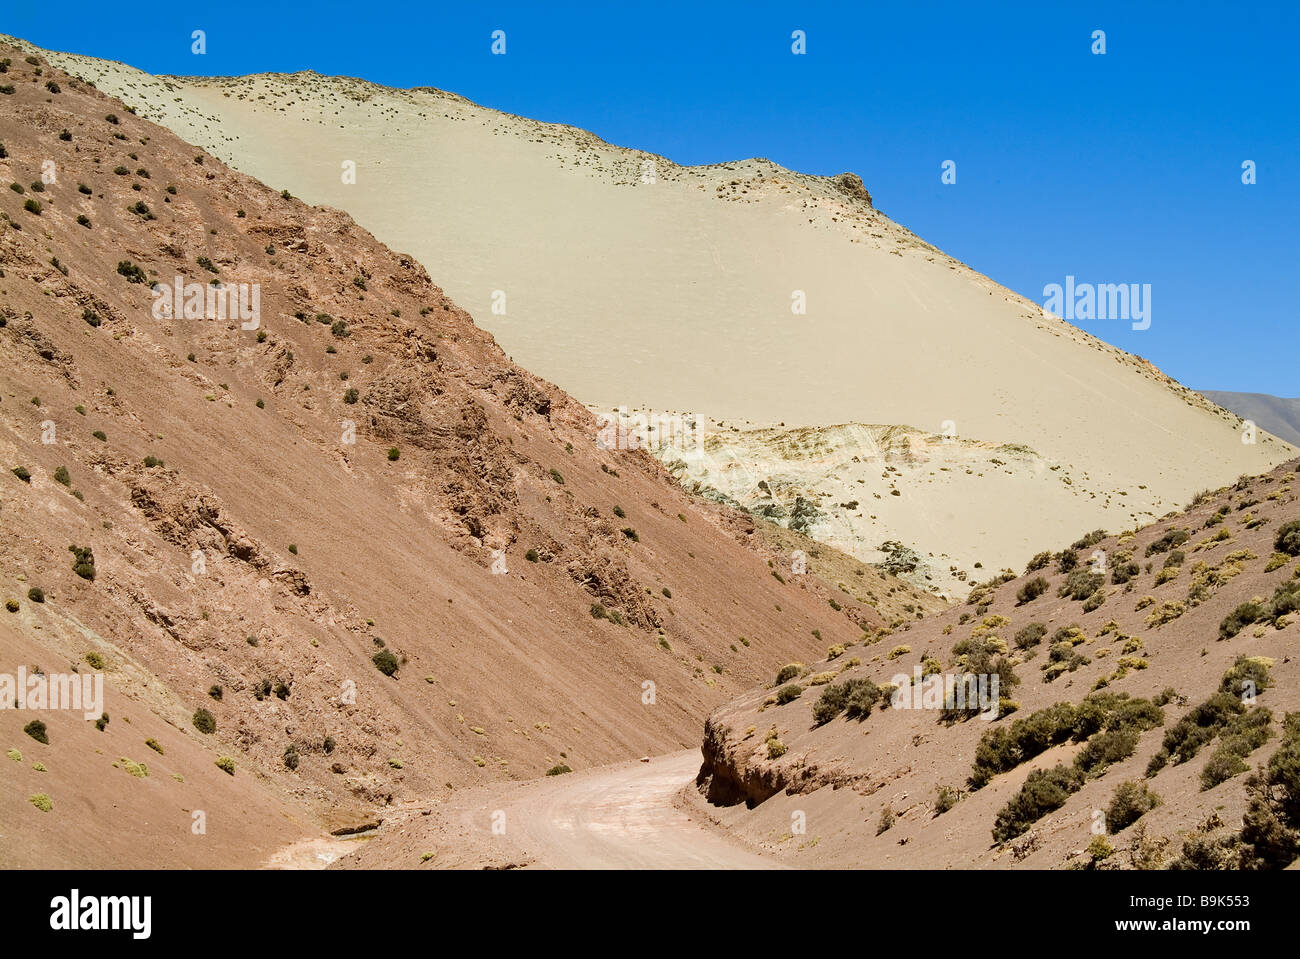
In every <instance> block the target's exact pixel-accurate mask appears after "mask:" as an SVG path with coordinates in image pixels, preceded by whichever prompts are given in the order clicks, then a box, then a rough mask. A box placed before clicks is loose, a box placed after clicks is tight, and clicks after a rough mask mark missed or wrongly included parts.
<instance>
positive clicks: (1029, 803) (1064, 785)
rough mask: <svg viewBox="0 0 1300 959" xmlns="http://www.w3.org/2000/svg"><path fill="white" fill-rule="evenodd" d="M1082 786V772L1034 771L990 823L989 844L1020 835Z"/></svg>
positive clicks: (1058, 768) (1066, 769)
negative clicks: (991, 837)
mask: <svg viewBox="0 0 1300 959" xmlns="http://www.w3.org/2000/svg"><path fill="white" fill-rule="evenodd" d="M1082 785H1083V773H1082V772H1081V771H1080V770H1078V769H1076V768H1074V767H1071V766H1053V767H1052V768H1051V769H1035V770H1034V771H1033V772H1031V773H1030V774H1029V777H1028V778H1027V779H1026V780H1025V784H1024V786H1022V787H1021V789H1020V792H1018V793H1016V795H1014V796H1013V797H1011V801H1010V802H1008V803H1007V804H1006V805H1005V806H1003V807H1002V809H1001V810H999V811H998V814H997V818H996V820H995V821H994V824H993V841H994V842H996V843H1004V842H1006V841H1007V840H1009V839H1014V838H1016V837H1017V836H1019V835H1021V834H1022V833H1024V832H1025V831H1026V830H1027V829H1029V827H1030V826H1032V825H1033V824H1034V823H1035V822H1037V821H1038V820H1039V819H1041V818H1043V817H1044V816H1046V815H1047V814H1048V813H1050V812H1053V811H1055V810H1057V809H1060V808H1061V807H1062V806H1064V805H1065V802H1066V800H1067V799H1069V798H1070V795H1071V794H1072V793H1074V792H1076V791H1077V790H1078V789H1079V787H1080V786H1082Z"/></svg>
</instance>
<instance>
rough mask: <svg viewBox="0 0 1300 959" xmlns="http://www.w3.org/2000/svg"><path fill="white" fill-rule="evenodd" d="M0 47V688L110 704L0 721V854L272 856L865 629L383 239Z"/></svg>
mask: <svg viewBox="0 0 1300 959" xmlns="http://www.w3.org/2000/svg"><path fill="white" fill-rule="evenodd" d="M0 57H3V58H5V59H7V60H8V61H9V63H8V64H7V66H6V72H5V73H4V74H3V76H0V80H2V81H3V84H0V86H2V87H3V89H2V90H0V144H3V149H2V150H0V179H3V180H4V181H5V182H4V186H5V188H4V190H3V191H2V193H0V197H3V198H0V465H2V466H3V467H4V469H3V471H2V472H0V477H2V480H0V593H3V596H2V597H0V599H3V600H4V601H6V609H5V610H3V611H0V674H4V675H7V676H13V675H15V674H16V673H17V671H18V669H19V668H20V667H22V668H24V669H26V670H27V672H28V673H29V674H30V673H34V672H36V671H37V670H39V671H42V672H43V673H45V674H46V675H47V676H51V677H53V676H56V675H59V674H68V673H70V672H76V671H79V672H80V674H82V675H87V674H95V673H99V672H102V674H103V676H104V677H105V685H106V702H105V704H104V708H103V711H104V712H105V713H106V714H107V716H108V719H107V721H101V722H100V723H99V724H98V726H97V724H95V723H91V722H88V721H86V720H85V719H83V717H82V714H81V713H80V712H76V713H73V712H70V711H67V710H63V711H57V712H56V711H48V712H45V713H43V714H41V715H40V716H39V719H40V720H41V721H43V722H44V723H45V724H46V727H47V733H46V734H45V736H44V738H46V739H48V743H44V742H40V741H38V739H37V738H35V737H34V736H33V735H30V734H25V733H24V728H25V727H26V726H27V725H28V723H29V721H31V718H32V717H31V714H30V712H23V711H8V710H6V711H3V712H0V743H3V747H4V749H5V750H6V751H9V755H10V758H8V759H2V760H0V762H3V763H4V775H3V777H0V784H2V785H0V862H3V863H4V864H5V865H21V866H96V865H108V864H110V863H111V864H129V865H132V866H180V865H185V866H230V865H254V864H258V863H263V862H267V861H270V860H271V859H272V858H273V857H275V856H277V855H279V854H280V853H281V852H282V851H283V849H284V847H285V845H286V844H287V843H290V842H293V841H297V840H312V839H313V838H314V837H318V836H320V835H322V834H323V833H324V832H326V831H330V830H334V829H345V830H347V829H357V828H362V827H364V826H366V825H367V824H370V823H373V822H375V821H377V820H379V819H382V818H383V817H384V815H385V814H386V810H388V809H390V808H391V807H393V806H394V805H400V804H403V803H406V802H422V803H436V802H438V801H439V799H440V798H441V797H444V796H446V795H448V794H449V793H450V792H452V791H455V790H458V789H461V788H463V787H465V786H468V785H473V784H476V783H483V782H491V781H501V780H506V779H512V778H528V777H534V776H538V775H540V774H541V773H542V772H544V771H546V770H547V769H548V768H551V767H555V766H569V767H571V768H575V769H579V768H583V767H586V766H590V765H593V764H596V763H603V762H608V761H614V760H619V759H626V758H629V757H632V758H635V757H637V756H639V755H641V754H643V753H648V752H662V751H665V750H668V749H675V748H681V747H682V746H684V745H687V744H689V743H692V742H694V741H695V739H696V737H697V735H698V729H699V723H700V722H701V721H702V719H703V717H704V716H705V715H706V714H707V712H708V710H710V709H712V708H714V707H716V706H717V705H718V704H719V703H721V702H723V701H725V699H727V698H729V697H731V696H734V695H736V694H737V693H738V692H740V691H741V690H743V689H745V688H747V687H749V686H751V685H753V684H754V683H756V682H758V681H760V680H761V678H762V677H763V676H766V675H767V674H769V673H770V672H771V671H772V670H773V669H775V668H776V667H778V666H779V665H780V664H781V663H782V662H784V661H785V660H788V659H791V658H798V657H804V658H807V657H808V656H811V655H816V654H817V653H818V652H819V651H821V650H824V649H825V647H826V646H828V645H830V644H832V643H835V642H842V641H846V640H849V639H851V638H852V637H854V636H857V635H859V634H860V633H861V631H862V629H863V628H875V627H876V626H878V625H879V624H880V623H881V621H882V620H881V617H880V615H879V614H877V613H876V611H875V610H874V609H872V608H870V607H869V606H868V605H866V604H863V603H860V602H858V601H856V600H855V599H853V597H852V596H850V595H849V594H848V593H847V592H845V591H844V590H842V589H840V588H838V587H835V586H827V585H826V584H825V583H823V582H822V581H820V580H819V579H818V578H817V577H816V574H815V573H810V574H807V575H790V574H789V573H788V572H787V575H784V576H782V575H780V572H779V570H780V569H782V568H784V569H786V570H789V562H790V558H789V557H788V556H783V555H780V554H779V553H777V552H776V551H775V550H774V549H772V548H770V547H769V546H767V545H766V543H765V541H764V540H763V537H762V535H761V534H760V533H758V532H757V531H756V529H755V526H754V523H753V522H752V521H751V520H750V519H749V517H747V516H745V515H744V514H740V513H737V512H735V511H733V510H731V509H729V508H726V507H724V506H721V505H718V504H714V503H707V502H704V501H702V500H700V499H698V498H694V497H691V496H689V495H687V494H686V493H685V492H683V491H682V490H681V488H680V487H679V486H678V485H677V484H676V483H675V482H674V481H673V480H672V478H671V476H669V475H668V474H667V473H666V472H665V471H664V470H663V469H662V467H660V466H659V465H658V464H657V463H656V462H655V461H654V460H652V459H651V458H649V457H648V456H646V455H645V454H644V453H639V452H628V451H619V450H603V449H600V448H599V447H598V445H597V443H596V432H595V423H594V420H593V417H592V416H591V414H590V413H589V412H588V411H587V409H586V408H584V407H583V406H581V405H579V404H578V403H576V402H575V401H574V400H572V399H571V398H570V397H569V396H568V395H567V394H566V393H564V392H562V391H561V390H559V389H557V388H556V387H554V386H552V385H551V384H550V383H547V382H545V381H543V380H541V379H538V378H537V377H535V376H532V375H530V374H529V373H527V372H525V371H524V370H523V369H521V368H519V367H518V366H516V365H514V364H513V363H512V362H511V361H510V360H509V359H508V358H507V357H506V356H505V355H504V354H503V353H502V351H501V350H500V349H499V348H498V347H497V345H496V343H495V342H494V340H493V338H492V337H491V336H490V335H489V334H487V333H485V332H483V331H482V330H480V329H478V328H477V327H476V326H475V325H474V324H473V322H472V321H471V319H470V317H469V316H468V315H467V314H466V313H465V312H464V311H463V310H461V309H460V308H459V307H457V306H456V305H455V304H454V303H453V302H452V301H451V300H450V299H449V298H448V297H447V296H446V295H445V294H444V293H443V292H442V290H440V289H439V288H438V287H437V286H434V285H433V283H432V282H431V281H430V279H429V277H428V275H427V274H426V272H425V270H424V269H423V268H422V267H421V266H420V265H419V264H418V263H417V262H416V261H415V260H414V259H413V258H412V257H410V256H409V255H405V254H399V253H394V252H392V251H391V250H389V249H388V248H386V247H384V246H383V245H381V244H380V243H379V242H378V241H376V240H375V238H374V237H372V236H371V235H370V234H369V233H367V232H366V231H365V230H364V229H361V228H360V227H358V226H357V225H356V224H355V223H354V222H353V221H352V220H351V219H349V218H348V217H347V216H346V215H345V214H343V213H341V212H339V211H337V210H332V209H328V208H324V207H314V206H308V205H306V204H304V203H303V202H301V201H300V200H298V199H295V198H293V197H292V196H290V195H289V194H288V192H284V193H282V192H280V191H279V190H278V189H272V188H270V187H267V186H265V185H263V184H261V183H258V182H257V181H255V180H253V179H251V178H249V177H248V176H245V175H243V174H240V173H237V172H235V171H232V170H231V169H229V168H228V167H226V166H225V165H223V164H222V163H221V162H220V161H219V160H218V159H217V158H216V157H214V156H212V155H211V154H209V153H207V152H206V151H204V150H202V149H199V148H196V147H193V146H191V145H189V144H187V143H185V142H184V141H182V140H181V139H179V138H177V137H176V136H175V135H174V134H172V133H171V132H169V131H167V130H165V129H163V128H161V127H158V126H155V125H154V124H152V123H150V122H148V121H146V120H144V119H142V118H139V117H137V116H136V115H134V114H133V113H132V112H131V110H130V109H129V107H128V106H127V105H124V104H123V103H121V102H120V101H118V100H116V99H114V98H112V97H110V96H107V95H105V94H104V93H103V92H100V91H98V90H96V89H95V88H93V87H92V86H90V85H89V84H87V83H85V82H83V81H80V80H77V79H75V78H73V77H71V76H69V75H68V74H66V73H64V72H62V71H61V70H58V69H55V68H54V67H52V66H51V65H50V64H48V63H47V62H45V61H43V60H41V59H40V58H39V57H34V56H32V57H29V56H28V54H27V53H26V52H25V51H20V50H17V49H14V48H12V47H4V46H0ZM11 185H12V188H11ZM177 277H179V278H181V280H182V282H183V283H188V284H196V285H197V286H196V287H195V288H196V289H197V290H199V291H201V292H205V294H206V295H207V296H208V298H209V299H212V300H213V306H214V312H213V314H211V316H210V317H204V316H203V315H202V311H200V314H199V315H193V314H189V313H187V312H186V310H185V309H184V307H185V304H184V303H177V304H175V308H173V309H171V310H170V311H168V310H164V309H161V308H160V306H159V301H158V300H157V299H156V298H155V296H153V295H151V287H152V286H153V285H154V284H162V285H166V286H170V285H171V284H172V283H173V281H174V279H175V278H177ZM254 287H256V289H257V291H258V295H259V297H260V313H259V315H258V317H257V322H256V323H253V322H251V321H247V320H246V319H245V318H243V317H240V316H238V315H232V314H231V313H230V312H229V311H226V310H223V309H222V308H221V307H220V305H219V304H218V303H216V295H217V294H218V293H219V292H220V291H224V295H225V296H226V297H228V298H232V302H234V301H237V300H238V295H239V293H240V291H241V290H242V291H244V293H245V294H247V295H250V296H251V292H252V290H253V288H254ZM190 294H191V291H187V292H186V294H185V296H186V298H187V299H189V300H193V297H192V296H191V295H190ZM213 317H215V318H213ZM72 547H77V548H78V549H79V550H81V552H75V551H70V548H72ZM87 549H89V550H90V553H89V554H87V553H86V552H85V550H87ZM880 586H881V592H882V593H884V592H886V591H890V592H891V595H892V598H893V599H897V598H898V597H901V596H906V595H909V589H908V587H906V586H905V584H902V583H900V582H898V581H893V580H888V581H886V580H883V579H882V580H881V581H880ZM890 618H891V620H892V619H895V618H897V617H896V616H895V615H892V614H891V616H890ZM201 710H202V711H206V713H207V714H210V719H211V722H210V723H209V721H208V720H209V717H208V716H205V715H201V714H200V711H201ZM99 727H102V728H99ZM207 730H212V731H207ZM218 760H221V766H218V765H217V762H218ZM223 767H224V768H223ZM39 797H46V799H47V800H48V802H46V801H42V800H40V799H39ZM45 806H48V807H49V808H48V810H46V809H45V808H43V807H45ZM200 819H201V820H202V828H201V829H200V827H199V820H200Z"/></svg>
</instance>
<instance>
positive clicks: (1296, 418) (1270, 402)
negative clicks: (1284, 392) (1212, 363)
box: [1201, 390, 1300, 444]
mask: <svg viewBox="0 0 1300 959" xmlns="http://www.w3.org/2000/svg"><path fill="white" fill-rule="evenodd" d="M1201 395H1202V396H1204V397H1206V398H1208V399H1209V400H1210V401H1211V402H1214V403H1218V404H1219V405H1220V406H1222V407H1223V408H1224V409H1225V410H1231V411H1232V412H1233V413H1236V414H1237V415H1238V416H1240V417H1241V418H1242V419H1243V420H1251V421H1252V422H1253V423H1255V424H1256V425H1257V426H1258V427H1259V428H1260V429H1262V430H1268V432H1270V433H1272V434H1273V435H1274V436H1277V437H1279V438H1281V439H1284V440H1286V441H1287V442H1288V443H1291V444H1300V399H1288V398H1287V397H1283V396H1271V395H1269V394H1268V393H1231V392H1228V391H1226V390H1201Z"/></svg>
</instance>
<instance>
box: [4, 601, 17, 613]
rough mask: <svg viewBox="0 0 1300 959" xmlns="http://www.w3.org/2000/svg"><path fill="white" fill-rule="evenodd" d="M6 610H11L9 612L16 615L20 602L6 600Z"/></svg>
mask: <svg viewBox="0 0 1300 959" xmlns="http://www.w3.org/2000/svg"><path fill="white" fill-rule="evenodd" d="M5 609H7V610H9V612H11V613H16V612H18V600H16V599H6V600H5Z"/></svg>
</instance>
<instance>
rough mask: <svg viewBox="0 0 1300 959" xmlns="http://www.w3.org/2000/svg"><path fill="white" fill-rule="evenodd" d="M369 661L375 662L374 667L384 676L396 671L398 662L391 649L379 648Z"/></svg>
mask: <svg viewBox="0 0 1300 959" xmlns="http://www.w3.org/2000/svg"><path fill="white" fill-rule="evenodd" d="M370 661H371V662H372V663H374V664H375V668H376V669H377V670H379V671H380V672H381V673H383V674H384V675H385V676H392V675H393V674H394V673H396V672H397V667H398V666H399V665H400V663H399V662H398V660H397V657H396V656H394V655H393V653H392V651H391V650H387V649H381V650H380V651H379V652H377V653H375V655H373V656H371V657H370Z"/></svg>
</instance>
